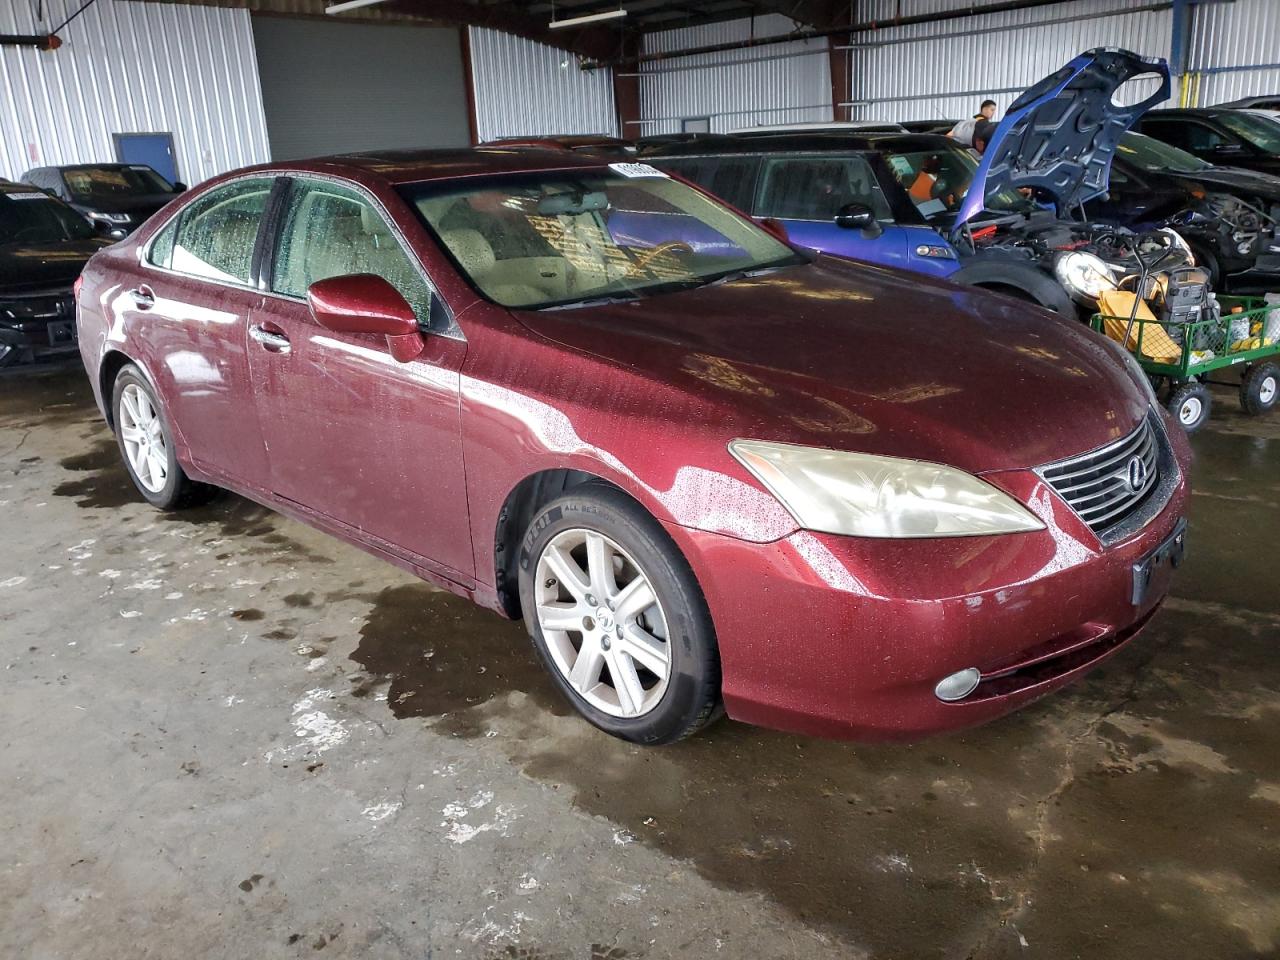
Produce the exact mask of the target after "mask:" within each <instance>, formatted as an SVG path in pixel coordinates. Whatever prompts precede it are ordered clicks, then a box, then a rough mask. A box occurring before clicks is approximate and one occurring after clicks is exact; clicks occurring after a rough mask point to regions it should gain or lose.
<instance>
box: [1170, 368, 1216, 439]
mask: <svg viewBox="0 0 1280 960" xmlns="http://www.w3.org/2000/svg"><path fill="white" fill-rule="evenodd" d="M1165 406H1166V408H1167V409H1168V411H1169V412H1170V413H1172V414H1173V415H1174V416H1175V417H1176V418H1177V420H1178V423H1180V424H1181V425H1182V429H1183V430H1185V431H1186V432H1187V433H1195V432H1196V431H1197V430H1199V429H1200V428H1201V427H1203V426H1204V425H1205V422H1206V421H1207V420H1208V419H1209V411H1210V409H1211V408H1212V406H1213V397H1212V396H1211V395H1210V393H1209V388H1208V387H1206V386H1205V385H1204V384H1203V383H1201V382H1200V381H1198V380H1188V381H1187V382H1186V383H1180V384H1178V386H1176V387H1174V388H1173V392H1172V393H1170V394H1169V400H1168V402H1167V403H1166V404H1165Z"/></svg>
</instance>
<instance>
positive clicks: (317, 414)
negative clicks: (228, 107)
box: [249, 177, 475, 578]
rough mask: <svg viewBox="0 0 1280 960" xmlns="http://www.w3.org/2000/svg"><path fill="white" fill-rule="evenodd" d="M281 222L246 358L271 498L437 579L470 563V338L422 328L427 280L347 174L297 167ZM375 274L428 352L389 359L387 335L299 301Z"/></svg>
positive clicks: (465, 572) (460, 572) (461, 572)
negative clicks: (317, 316)
mask: <svg viewBox="0 0 1280 960" xmlns="http://www.w3.org/2000/svg"><path fill="white" fill-rule="evenodd" d="M275 220H276V221H277V222H278V224H279V229H278V235H277V237H276V239H275V249H274V255H273V258H270V259H273V260H274V263H273V264H270V265H268V267H266V268H265V269H266V270H267V271H268V272H267V280H268V282H269V290H268V294H267V297H266V301H265V303H264V305H263V307H262V310H261V312H260V314H258V316H257V319H256V320H255V323H254V327H253V329H252V330H251V331H250V341H249V344H250V346H249V349H250V367H251V370H252V376H253V386H254V395H255V397H256V400H257V408H258V416H259V420H260V421H261V423H262V425H263V436H264V439H265V441H266V447H267V450H268V453H269V458H270V467H271V488H272V490H273V492H274V493H275V494H276V495H277V496H280V497H284V498H285V499H287V500H290V501H292V502H294V503H297V504H299V505H301V506H302V507H304V508H306V509H307V510H309V511H312V512H314V513H317V514H320V515H321V516H323V517H326V518H328V519H330V520H332V521H334V522H336V523H337V524H339V525H341V526H343V527H346V528H348V529H350V530H351V531H352V532H353V533H355V534H356V535H357V536H359V537H360V538H361V539H363V540H366V541H370V542H373V543H374V545H376V546H381V547H382V548H384V549H388V550H390V551H391V552H393V553H396V554H398V555H401V556H406V557H407V558H408V559H411V560H415V561H421V560H425V561H430V563H429V564H428V565H430V566H433V567H436V568H439V572H441V573H443V574H444V575H446V576H452V577H455V578H456V577H459V576H461V577H464V578H470V577H471V576H472V575H473V574H474V571H475V564H474V559H473V554H472V549H471V534H470V526H469V521H468V516H467V498H466V485H465V482H464V475H463V468H462V437H461V417H460V409H459V407H460V395H459V386H460V374H459V371H460V369H461V367H462V361H463V358H464V357H465V355H466V343H465V341H464V340H463V339H462V337H461V334H460V333H458V332H457V330H456V329H454V328H448V327H445V328H441V329H436V330H430V324H431V318H432V311H431V302H432V295H433V293H432V287H431V284H430V282H429V281H428V279H427V277H426V275H425V273H424V272H423V270H422V267H421V264H420V263H419V262H418V260H417V258H416V257H415V256H414V255H413V254H412V253H411V252H410V251H409V250H408V249H407V247H406V245H405V244H404V241H403V239H402V237H401V235H400V233H399V231H398V229H396V228H395V227H394V226H393V222H392V221H391V220H390V219H389V218H388V216H387V214H386V212H385V211H384V210H383V208H382V207H381V205H380V204H378V203H377V202H376V201H375V200H374V199H373V198H372V197H371V196H369V195H368V194H366V193H365V192H364V191H363V190H360V189H357V188H356V187H355V186H354V185H352V184H350V183H347V182H345V181H338V180H331V179H327V178H320V177H315V178H311V177H298V178H296V179H294V180H293V181H292V182H291V186H290V190H289V193H288V196H287V198H285V199H284V204H283V207H282V209H281V211H280V213H279V215H278V216H277V217H276V218H275ZM355 273H372V274H376V275H378V276H380V277H382V278H384V279H385V280H387V281H389V282H390V283H391V285H392V286H394V287H395V288H396V289H397V290H399V291H400V293H401V294H402V295H403V296H404V297H405V299H406V300H408V301H409V303H410V304H411V305H412V306H413V308H414V310H415V312H416V313H417V314H418V317H419V320H420V323H421V324H422V326H423V328H424V329H428V330H430V332H429V334H428V336H427V337H426V350H425V351H424V352H423V354H422V356H420V357H419V358H418V359H416V360H413V361H410V362H409V363H400V362H398V361H397V360H395V359H394V358H393V357H392V356H391V353H390V352H389V350H388V348H387V342H386V338H385V337H380V336H374V335H370V334H347V333H335V332H333V331H330V330H326V329H324V328H322V327H320V326H319V325H318V324H317V323H316V322H315V320H314V319H313V318H312V316H311V311H310V309H309V308H308V306H307V301H306V293H307V288H308V287H309V286H310V285H311V284H313V283H315V282H316V281H317V280H324V279H327V278H329V277H336V276H344V275H348V274H355Z"/></svg>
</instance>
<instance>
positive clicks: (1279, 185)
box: [1169, 167, 1280, 202]
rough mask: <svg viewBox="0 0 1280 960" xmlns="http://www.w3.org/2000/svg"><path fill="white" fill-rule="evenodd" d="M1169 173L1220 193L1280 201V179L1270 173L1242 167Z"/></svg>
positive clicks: (1171, 171)
mask: <svg viewBox="0 0 1280 960" xmlns="http://www.w3.org/2000/svg"><path fill="white" fill-rule="evenodd" d="M1169 173H1170V174H1171V175H1172V176H1175V177H1177V178H1178V179H1180V180H1186V181H1189V182H1191V183H1198V184H1203V185H1204V186H1205V187H1208V188H1209V189H1210V190H1216V191H1217V192H1219V193H1232V194H1241V195H1243V196H1245V197H1261V198H1263V199H1265V200H1270V201H1273V202H1275V201H1280V177H1274V176H1272V175H1271V174H1268V173H1258V172H1256V171H1254V170H1245V169H1243V168H1241V167H1210V168H1209V169H1207V170H1196V171H1195V172H1194V173H1192V172H1186V173H1182V172H1178V171H1174V170H1170V171H1169Z"/></svg>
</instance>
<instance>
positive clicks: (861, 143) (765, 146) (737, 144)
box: [641, 131, 957, 157]
mask: <svg viewBox="0 0 1280 960" xmlns="http://www.w3.org/2000/svg"><path fill="white" fill-rule="evenodd" d="M956 146H957V144H956V142H955V141H954V140H952V139H951V138H949V137H946V136H943V135H942V134H937V133H893V132H876V131H862V132H857V131H847V132H846V131H839V132H837V131H815V132H813V133H740V134H732V133H730V134H710V135H706V136H703V137H699V138H698V139H696V140H685V141H681V142H679V143H668V144H662V145H660V146H656V147H652V148H650V149H648V150H642V151H641V153H642V155H643V156H647V157H682V156H686V157H697V156H704V155H706V154H721V153H744V154H750V153H784V152H786V153H791V152H806V153H815V152H822V151H840V150H845V151H849V150H937V149H940V148H943V147H956Z"/></svg>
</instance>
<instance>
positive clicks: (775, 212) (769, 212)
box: [755, 156, 891, 220]
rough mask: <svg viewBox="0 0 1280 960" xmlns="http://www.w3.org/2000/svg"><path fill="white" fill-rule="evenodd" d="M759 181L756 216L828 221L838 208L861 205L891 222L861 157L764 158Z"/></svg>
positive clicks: (886, 208) (867, 166)
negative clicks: (853, 204) (758, 201)
mask: <svg viewBox="0 0 1280 960" xmlns="http://www.w3.org/2000/svg"><path fill="white" fill-rule="evenodd" d="M760 179H761V187H760V205H759V208H758V209H757V210H756V211H755V213H756V215H757V216H761V217H777V218H778V219H780V220H830V219H831V218H832V217H834V216H835V215H836V211H838V210H839V209H840V208H841V207H843V206H846V205H847V204H850V203H862V204H865V205H866V206H868V207H870V208H871V210H872V211H873V212H874V213H875V215H876V219H877V220H889V219H891V218H890V214H889V204H888V202H887V201H886V200H885V198H884V194H883V193H881V192H880V186H879V184H878V183H876V178H875V175H874V174H873V173H872V171H871V165H870V164H868V163H867V161H866V160H864V159H863V158H862V157H856V156H855V157H830V156H825V157H778V158H766V159H765V161H764V168H763V169H762V171H761V174H760Z"/></svg>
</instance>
